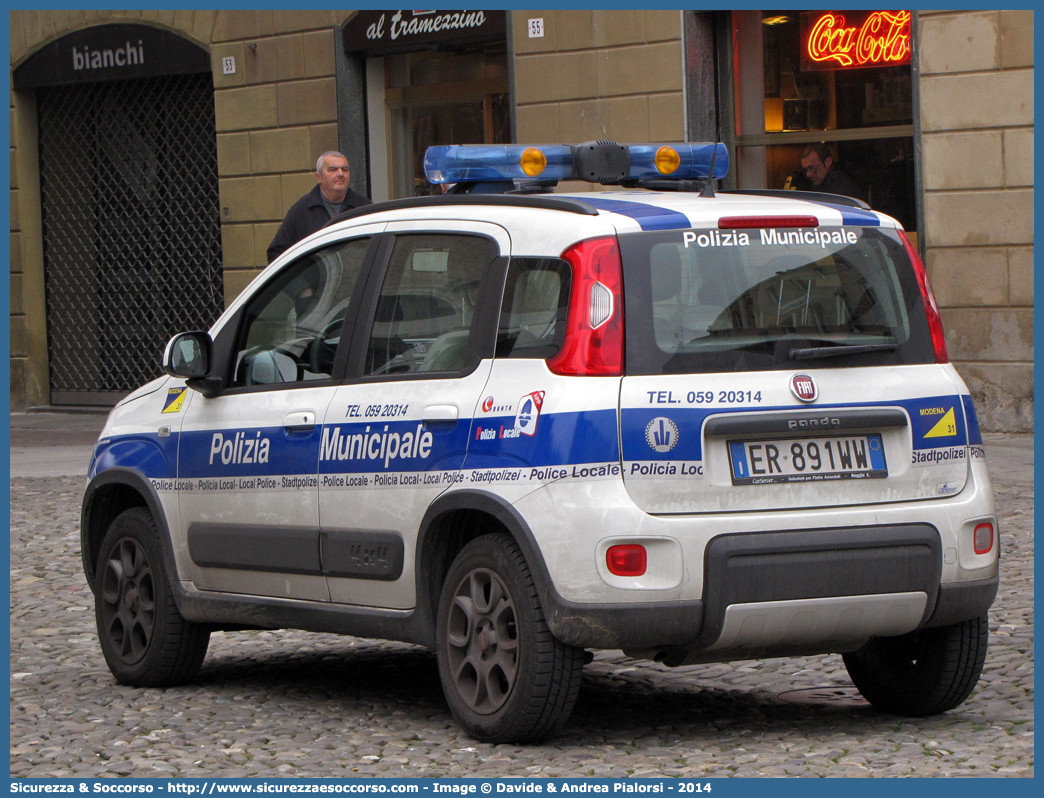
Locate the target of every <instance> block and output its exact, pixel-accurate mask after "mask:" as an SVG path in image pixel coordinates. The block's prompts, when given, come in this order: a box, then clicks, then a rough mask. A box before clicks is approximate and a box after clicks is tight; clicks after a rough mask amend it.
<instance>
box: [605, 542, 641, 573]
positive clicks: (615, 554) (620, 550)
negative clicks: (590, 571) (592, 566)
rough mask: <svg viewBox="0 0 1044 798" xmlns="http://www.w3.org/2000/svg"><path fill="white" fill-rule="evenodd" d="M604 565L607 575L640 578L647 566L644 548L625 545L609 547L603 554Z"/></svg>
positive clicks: (635, 545) (636, 545)
mask: <svg viewBox="0 0 1044 798" xmlns="http://www.w3.org/2000/svg"><path fill="white" fill-rule="evenodd" d="M605 564H606V567H608V568H609V573H611V574H616V575H617V576H641V575H642V574H644V573H645V568H646V566H647V564H648V555H646V553H645V546H639V545H638V544H627V545H621V546H610V547H609V548H608V550H607V551H606V552H605Z"/></svg>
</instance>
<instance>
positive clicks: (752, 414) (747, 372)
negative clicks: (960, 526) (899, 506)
mask: <svg viewBox="0 0 1044 798" xmlns="http://www.w3.org/2000/svg"><path fill="white" fill-rule="evenodd" d="M791 234H793V235H791ZM620 242H621V250H622V253H623V261H624V274H625V288H626V291H627V294H626V307H627V376H626V377H625V378H624V380H623V385H622V389H621V396H620V405H621V430H620V432H621V449H622V459H623V472H624V481H625V484H626V486H627V490H628V492H629V494H630V495H631V497H632V498H633V499H634V501H635V502H636V503H637V504H638V505H639V506H640V507H642V508H643V509H645V510H646V511H648V512H656V513H685V512H724V511H742V510H763V509H784V508H797V507H817V506H839V505H851V504H867V503H874V502H885V501H897V500H898V501H902V500H913V499H925V498H934V497H943V496H947V495H951V494H953V493H956V492H958V491H959V490H960V489H961V488H963V486H964V482H965V479H966V476H967V434H966V427H965V420H964V410H963V404H962V402H961V398H960V396H959V393H958V390H957V388H956V386H955V384H954V382H953V380H952V379H951V378H950V376H949V374H948V373H947V370H946V369H945V368H944V367H943V366H940V365H938V364H937V363H936V362H935V354H934V349H933V348H932V343H931V335H930V332H929V330H928V326H927V321H926V317H925V312H924V306H923V300H922V299H921V295H920V291H919V288H918V286H917V283H916V278H915V276H914V274H913V271H912V269H911V267H910V264H909V261H908V259H907V257H906V255H905V250H904V249H903V245H902V242H901V241H900V240H899V238H898V236H897V235H896V234H895V232H894V231H890V230H884V229H878V228H864V227H819V228H817V229H815V230H789V229H772V230H768V231H765V230H758V229H750V230H727V231H726V230H717V229H715V230H679V231H671V232H665V233H641V234H634V235H624V236H621V237H620Z"/></svg>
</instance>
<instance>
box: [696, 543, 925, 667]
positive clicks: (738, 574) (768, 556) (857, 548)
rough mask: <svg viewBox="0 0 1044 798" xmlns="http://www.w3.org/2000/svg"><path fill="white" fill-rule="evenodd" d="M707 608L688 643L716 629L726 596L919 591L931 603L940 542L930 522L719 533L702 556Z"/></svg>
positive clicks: (757, 598) (702, 644)
mask: <svg viewBox="0 0 1044 798" xmlns="http://www.w3.org/2000/svg"><path fill="white" fill-rule="evenodd" d="M704 569H705V570H704V582H703V597H704V600H705V603H706V614H705V617H704V623H703V629H702V630H701V632H700V636H699V639H698V640H697V641H696V645H695V648H706V647H707V646H710V645H712V644H713V643H714V642H715V641H716V640H717V639H718V637H719V636H720V634H721V631H722V628H723V627H724V624H725V610H726V609H727V608H728V607H729V605H730V604H745V603H754V602H767V601H785V600H790V599H814V598H829V597H834V596H862V595H874V594H882V593H906V592H911V591H923V592H924V593H925V594H927V596H928V602H927V604H926V606H925V611H924V615H923V617H922V618H921V623H922V624H923V623H924V622H925V621H926V620H927V619H928V618H929V617H930V616H931V613H932V612H933V611H934V609H935V601H936V596H937V595H938V592H939V579H940V577H941V575H942V542H941V540H940V538H939V532H938V530H937V529H936V528H935V527H933V526H931V525H929V524H897V525H890V526H867V527H842V528H836V529H807V530H794V531H790V532H744V533H737V534H729V535H719V536H718V537H716V538H713V539H712V540H711V541H710V543H709V544H708V545H707V550H706V554H705V556H704Z"/></svg>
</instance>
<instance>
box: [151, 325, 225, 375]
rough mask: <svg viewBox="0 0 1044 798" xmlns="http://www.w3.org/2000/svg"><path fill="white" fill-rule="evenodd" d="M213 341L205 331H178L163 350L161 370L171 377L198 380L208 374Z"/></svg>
mask: <svg viewBox="0 0 1044 798" xmlns="http://www.w3.org/2000/svg"><path fill="white" fill-rule="evenodd" d="M213 352H214V342H213V341H211V339H210V334H209V333H206V332H200V331H197V332H186V333H178V334H177V335H175V336H174V337H173V338H171V339H170V341H169V342H168V343H167V348H166V349H164V350H163V364H162V365H163V371H165V372H166V373H167V374H169V375H170V376H172V377H183V378H184V379H188V380H198V379H202V378H204V377H206V376H207V375H208V374H210V364H211V362H212V360H213Z"/></svg>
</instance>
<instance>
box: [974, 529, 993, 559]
mask: <svg viewBox="0 0 1044 798" xmlns="http://www.w3.org/2000/svg"><path fill="white" fill-rule="evenodd" d="M973 540H974V543H975V553H976V554H986V553H987V552H989V550H990V549H992V548H993V524H979V525H978V526H976V527H975V537H974V538H973Z"/></svg>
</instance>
